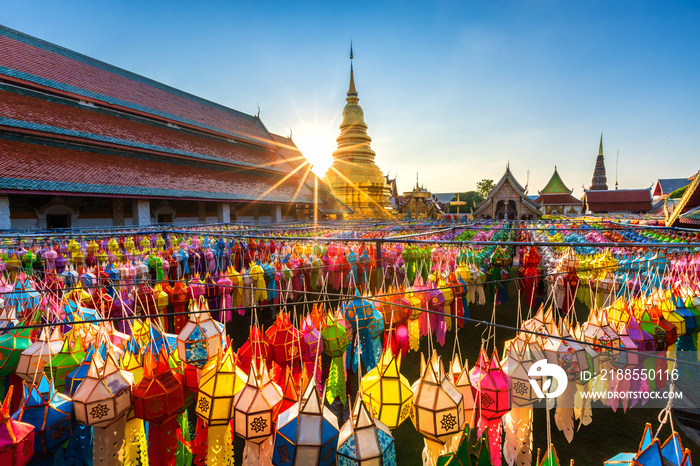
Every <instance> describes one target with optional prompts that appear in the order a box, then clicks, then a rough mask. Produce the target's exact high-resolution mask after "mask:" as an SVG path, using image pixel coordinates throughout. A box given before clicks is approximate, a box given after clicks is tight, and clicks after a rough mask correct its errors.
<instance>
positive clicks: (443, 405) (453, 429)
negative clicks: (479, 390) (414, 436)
mask: <svg viewBox="0 0 700 466" xmlns="http://www.w3.org/2000/svg"><path fill="white" fill-rule="evenodd" d="M411 421H412V422H413V426H414V427H415V428H416V430H417V431H418V432H419V433H420V434H421V435H423V437H424V438H425V449H424V450H423V454H424V457H426V458H429V462H430V463H431V464H435V461H437V457H438V456H439V454H440V450H441V449H442V446H443V445H444V444H445V443H446V442H447V441H448V440H449V439H450V438H451V437H453V436H454V435H456V434H458V433H459V432H460V431H461V430H462V428H463V427H464V423H465V422H466V420H465V418H464V400H463V397H462V394H461V393H460V391H459V390H458V389H457V387H455V385H454V383H453V382H452V378H451V377H449V378H448V377H447V374H445V369H444V367H443V365H442V359H441V358H440V357H439V356H438V355H437V352H436V351H433V355H432V356H431V358H430V359H429V360H428V361H427V363H426V361H425V359H424V358H423V356H422V355H421V378H420V379H418V380H417V381H416V382H415V383H414V384H413V409H412V411H411Z"/></svg>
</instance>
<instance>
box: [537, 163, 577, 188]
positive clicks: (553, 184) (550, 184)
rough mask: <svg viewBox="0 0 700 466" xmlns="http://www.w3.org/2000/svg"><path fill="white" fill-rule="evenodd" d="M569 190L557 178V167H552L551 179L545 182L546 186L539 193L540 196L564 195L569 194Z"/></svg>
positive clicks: (559, 178)
mask: <svg viewBox="0 0 700 466" xmlns="http://www.w3.org/2000/svg"><path fill="white" fill-rule="evenodd" d="M571 191H572V190H571V189H569V188H567V187H566V185H565V184H564V182H563V181H562V179H561V177H560V176H559V172H558V171H557V167H556V166H555V167H554V173H552V177H551V178H550V179H549V181H548V182H547V185H546V186H545V187H544V188H543V189H542V191H540V194H555V193H566V194H571Z"/></svg>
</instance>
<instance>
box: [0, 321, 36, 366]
mask: <svg viewBox="0 0 700 466" xmlns="http://www.w3.org/2000/svg"><path fill="white" fill-rule="evenodd" d="M34 333H35V332H34V330H33V329H29V328H25V329H15V330H10V331H9V332H7V333H5V334H3V335H0V377H2V378H4V377H7V376H9V375H10V374H12V373H13V372H14V371H15V369H17V363H18V362H19V358H20V355H21V354H22V352H23V351H24V350H26V349H27V348H29V347H30V346H31V345H32V343H33V342H34V339H33V335H34Z"/></svg>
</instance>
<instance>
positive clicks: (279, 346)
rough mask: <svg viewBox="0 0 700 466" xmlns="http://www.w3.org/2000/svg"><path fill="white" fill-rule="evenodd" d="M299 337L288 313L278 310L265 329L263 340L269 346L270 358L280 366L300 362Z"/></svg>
mask: <svg viewBox="0 0 700 466" xmlns="http://www.w3.org/2000/svg"><path fill="white" fill-rule="evenodd" d="M300 338H301V335H300V332H299V330H297V329H296V328H294V327H293V326H292V323H291V321H290V320H289V314H287V313H286V312H285V311H282V312H279V313H278V314H277V318H276V319H275V323H274V324H272V325H271V326H270V327H268V329H267V330H266V331H265V341H266V342H267V344H268V346H269V348H270V353H271V354H272V360H273V361H275V362H276V363H277V364H278V365H279V366H280V367H282V368H284V367H287V366H288V365H294V364H299V363H300V362H301V358H300V355H299V348H300V344H301V343H300ZM297 367H298V366H297Z"/></svg>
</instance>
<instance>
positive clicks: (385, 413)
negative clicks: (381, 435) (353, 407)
mask: <svg viewBox="0 0 700 466" xmlns="http://www.w3.org/2000/svg"><path fill="white" fill-rule="evenodd" d="M400 366H401V355H398V356H394V354H393V352H392V351H391V347H387V348H386V349H385V350H384V353H383V354H382V359H381V360H380V361H379V364H378V365H377V367H375V368H374V369H372V370H371V371H369V372H368V373H367V374H365V375H364V377H362V381H361V384H360V385H361V392H362V395H363V397H364V400H365V403H366V404H367V406H371V407H372V414H373V416H374V418H375V419H379V420H380V421H382V422H383V423H384V424H385V425H386V426H387V427H389V429H395V428H396V427H398V426H399V424H401V423H402V422H403V421H405V420H406V419H407V418H408V417H410V415H411V402H412V398H413V392H412V390H411V385H409V383H408V380H406V377H404V376H403V375H402V374H401V372H400Z"/></svg>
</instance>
